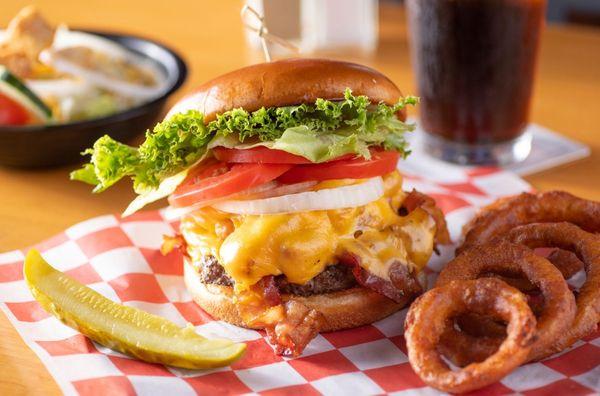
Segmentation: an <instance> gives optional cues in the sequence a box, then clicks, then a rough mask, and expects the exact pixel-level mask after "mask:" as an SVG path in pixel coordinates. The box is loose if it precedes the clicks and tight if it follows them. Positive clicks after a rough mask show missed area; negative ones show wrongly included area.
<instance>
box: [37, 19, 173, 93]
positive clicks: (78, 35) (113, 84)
mask: <svg viewBox="0 0 600 396" xmlns="http://www.w3.org/2000/svg"><path fill="white" fill-rule="evenodd" d="M73 46H84V47H88V48H91V49H93V50H95V51H97V52H101V53H104V54H106V55H108V56H110V57H113V58H118V59H126V60H127V61H128V62H130V63H132V64H134V65H135V66H136V67H139V68H141V69H143V70H145V71H147V72H149V73H151V74H152V75H153V76H154V78H155V80H156V81H157V84H156V85H155V86H152V87H149V86H145V85H141V84H135V83H130V82H127V81H124V80H120V79H116V78H113V77H110V76H107V75H106V74H104V73H102V72H98V71H95V70H92V69H87V68H84V67H82V66H80V65H78V64H76V63H74V62H71V61H69V60H67V59H63V58H61V57H60V56H59V55H58V54H57V52H56V51H57V50H60V49H62V48H68V47H73ZM40 60H41V61H42V62H44V63H46V64H49V65H51V66H52V67H54V68H55V69H57V70H60V71H62V72H64V73H67V74H71V75H74V76H78V77H80V78H83V79H84V80H86V81H87V82H89V83H91V84H94V85H96V86H98V87H101V88H104V89H106V90H108V91H112V92H115V93H117V94H120V95H123V96H127V97H131V98H136V99H139V100H149V99H153V98H155V97H158V96H160V95H161V94H162V93H163V92H164V91H166V90H167V89H168V88H169V87H170V86H171V85H172V84H173V83H174V78H173V76H171V75H169V76H165V73H164V72H163V71H162V70H161V69H160V68H159V67H158V66H157V65H156V64H154V62H152V61H150V60H148V59H145V58H143V57H141V56H139V55H137V54H135V53H133V52H131V51H130V50H128V49H127V48H125V47H123V46H122V45H120V44H117V43H115V42H113V41H111V40H108V39H105V38H103V37H100V36H95V35H93V34H89V33H85V32H76V31H71V30H68V29H67V28H65V27H61V28H60V29H58V30H57V32H56V36H55V39H54V43H53V45H52V48H48V49H46V50H44V51H42V53H41V54H40Z"/></svg>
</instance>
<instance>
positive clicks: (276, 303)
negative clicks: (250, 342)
mask: <svg viewBox="0 0 600 396" xmlns="http://www.w3.org/2000/svg"><path fill="white" fill-rule="evenodd" d="M239 297H240V298H239V300H238V310H239V312H240V315H241V316H242V317H243V318H244V320H245V321H246V323H248V324H249V325H251V326H256V327H264V329H265V330H266V332H267V336H268V338H269V342H270V343H271V344H273V345H274V346H275V352H276V353H277V354H279V355H286V356H299V355H301V354H302V351H303V350H304V348H305V347H306V345H308V343H309V342H310V341H311V340H312V339H313V338H315V337H316V336H317V334H319V331H320V329H321V327H322V325H323V323H324V320H325V318H324V317H323V315H322V314H321V313H320V312H318V311H316V310H314V309H310V308H308V307H307V306H305V305H304V304H302V303H300V302H298V301H294V300H290V301H288V302H286V303H285V304H284V303H283V301H282V299H281V295H280V294H279V289H278V288H277V285H276V283H275V277H274V276H265V277H264V278H262V279H261V280H260V281H259V282H257V283H256V284H254V285H253V286H252V287H251V288H250V290H248V291H246V292H242V293H241V295H240V296H239Z"/></svg>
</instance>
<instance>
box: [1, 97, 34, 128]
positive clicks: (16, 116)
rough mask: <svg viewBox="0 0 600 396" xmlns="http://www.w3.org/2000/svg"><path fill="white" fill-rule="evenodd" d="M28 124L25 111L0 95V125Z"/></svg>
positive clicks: (27, 116) (27, 114)
mask: <svg viewBox="0 0 600 396" xmlns="http://www.w3.org/2000/svg"><path fill="white" fill-rule="evenodd" d="M28 122H29V113H28V112H27V110H26V109H25V108H23V106H21V105H20V104H19V103H17V102H15V101H14V100H12V99H11V98H9V97H7V96H5V95H2V94H0V125H25V124H27V123H28Z"/></svg>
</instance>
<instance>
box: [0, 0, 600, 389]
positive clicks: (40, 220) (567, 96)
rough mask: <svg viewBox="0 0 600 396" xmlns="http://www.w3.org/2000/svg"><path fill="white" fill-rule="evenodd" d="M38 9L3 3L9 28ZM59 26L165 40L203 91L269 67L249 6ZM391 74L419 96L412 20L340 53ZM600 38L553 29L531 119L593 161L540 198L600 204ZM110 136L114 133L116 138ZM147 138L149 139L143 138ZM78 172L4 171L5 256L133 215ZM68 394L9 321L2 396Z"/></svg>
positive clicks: (165, 5) (74, 17) (141, 7)
mask: <svg viewBox="0 0 600 396" xmlns="http://www.w3.org/2000/svg"><path fill="white" fill-rule="evenodd" d="M30 3H31V1H30V0H12V1H10V2H7V4H3V7H2V8H3V11H2V13H1V15H0V26H5V25H6V23H7V22H8V20H9V19H10V17H11V16H12V15H14V14H15V13H16V12H17V11H18V10H19V9H20V8H21V7H23V6H25V5H28V4H30ZM36 3H37V5H38V6H39V7H40V9H41V10H42V11H43V12H44V13H45V14H46V15H47V16H48V18H49V19H51V20H52V21H54V22H65V23H67V24H69V25H70V26H73V27H86V28H94V29H104V30H115V31H120V32H128V33H133V34H137V35H141V36H146V37H149V38H155V39H158V40H160V41H162V42H164V43H166V44H168V45H170V46H172V47H173V48H175V49H176V50H178V51H179V52H180V53H181V54H183V56H184V57H185V58H186V60H187V62H188V63H189V66H190V78H189V80H188V83H187V84H186V85H185V86H184V87H183V88H182V89H181V90H180V91H179V93H178V94H177V95H176V96H175V98H174V99H176V98H177V97H178V96H180V95H182V94H183V93H184V92H186V90H189V89H191V88H192V87H193V86H195V85H198V84H200V83H201V82H203V81H205V80H207V79H209V78H211V77H214V76H217V75H219V74H221V73H224V72H226V71H229V70H232V69H235V68H239V67H241V66H244V65H246V64H248V63H250V62H252V61H255V60H257V59H259V56H260V55H259V54H256V53H255V52H252V51H251V50H249V49H247V48H246V46H245V40H244V36H243V31H242V27H241V24H240V20H239V10H240V6H241V1H236V0H227V1H219V2H216V1H194V2H191V1H184V0H170V1H147V0H128V1H106V0H89V1H86V2H72V1H67V0H40V1H36ZM333 56H334V57H337V58H344V59H347V60H352V61H357V62H360V63H364V64H367V65H370V66H373V67H375V68H376V69H379V70H381V71H382V72H383V73H385V74H387V75H388V76H389V77H390V78H391V79H392V80H393V81H395V82H396V83H397V84H398V86H400V87H401V88H402V89H403V91H404V92H405V93H415V85H414V79H413V74H412V71H411V69H410V62H409V59H408V43H407V37H406V25H405V22H404V13H403V11H402V10H401V9H399V8H396V7H393V6H385V8H384V9H382V12H381V22H380V44H379V49H378V51H377V52H376V53H375V54H373V55H356V54H351V55H350V54H335V55H333ZM599 103H600V29H593V28H583V27H574V26H548V27H547V28H546V30H545V32H544V35H543V44H542V50H541V57H540V65H539V72H538V75H537V82H536V89H535V95H534V98H533V106H532V114H531V119H532V121H534V122H537V123H539V124H542V125H544V126H547V127H549V128H551V129H553V130H556V131H560V132H561V133H563V134H565V135H566V136H569V137H572V138H574V139H577V140H579V141H581V142H584V143H586V144H588V145H589V146H590V147H591V149H592V155H591V157H590V158H587V159H584V160H581V161H578V162H575V163H572V164H569V165H565V166H563V167H560V168H555V169H552V170H549V171H546V172H543V173H539V174H536V175H534V176H530V177H527V178H526V179H527V181H529V182H530V183H531V184H532V185H533V186H534V187H536V188H537V189H539V190H550V189H564V190H567V191H570V192H572V193H574V194H577V195H580V196H582V197H586V198H591V199H595V200H600V107H599ZM107 132H110V131H107ZM140 132H141V131H140ZM71 169H72V167H63V168H58V169H48V170H17V169H2V168H0V192H1V194H0V225H1V226H2V228H1V230H0V252H2V251H7V250H11V249H16V248H23V247H26V246H29V245H31V244H33V243H36V242H39V241H41V240H43V239H44V238H47V237H49V236H52V235H53V234H55V233H57V232H59V231H61V230H63V229H65V228H66V227H68V226H69V225H71V224H74V223H76V222H79V221H81V220H84V219H87V218H90V217H93V216H97V215H100V214H106V213H117V212H120V211H121V210H122V209H123V208H125V206H126V204H127V203H128V202H129V201H130V200H131V198H132V197H133V194H132V192H131V187H130V185H129V184H128V183H125V182H124V183H120V184H119V185H117V186H116V187H115V188H112V189H111V190H109V191H107V192H105V193H103V194H101V195H91V194H90V188H89V187H88V186H86V185H83V184H81V183H73V182H69V180H68V173H69V171H70V170H71ZM57 393H59V389H58V387H57V386H56V384H55V383H54V382H53V380H52V379H51V377H50V375H49V374H48V372H47V371H46V369H45V368H44V367H43V366H42V364H41V363H40V361H39V360H38V359H37V358H36V357H35V355H34V354H33V352H31V350H29V349H28V348H27V347H26V346H25V344H24V343H23V341H22V340H21V339H20V337H19V336H18V335H17V333H16V332H15V330H14V329H13V328H12V326H11V325H10V324H9V323H8V321H7V320H6V318H5V317H4V316H3V315H0V394H45V395H49V394H57Z"/></svg>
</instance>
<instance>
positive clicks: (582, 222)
mask: <svg viewBox="0 0 600 396" xmlns="http://www.w3.org/2000/svg"><path fill="white" fill-rule="evenodd" d="M562 221H567V222H569V223H573V224H576V225H578V226H579V227H581V228H582V229H584V230H585V231H588V232H594V233H596V232H600V202H595V201H589V200H586V199H582V198H579V197H576V196H574V195H572V194H569V193H568V192H565V191H548V192H545V193H541V194H530V193H523V194H520V195H517V196H515V197H512V198H504V199H500V200H498V201H496V202H495V203H493V204H492V205H490V206H488V207H486V208H484V210H483V211H482V212H481V213H480V214H479V215H477V216H476V217H475V218H474V219H473V220H471V222H469V223H468V224H467V225H465V227H464V234H465V238H464V242H463V244H462V245H461V246H460V247H459V248H458V249H457V254H458V253H460V252H461V251H464V250H466V249H467V248H469V247H471V246H474V245H480V244H483V243H486V242H489V241H490V240H492V239H493V238H494V237H496V236H497V235H502V234H505V233H506V232H508V231H510V230H511V229H513V228H514V227H516V226H519V225H524V224H530V223H552V222H562Z"/></svg>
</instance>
